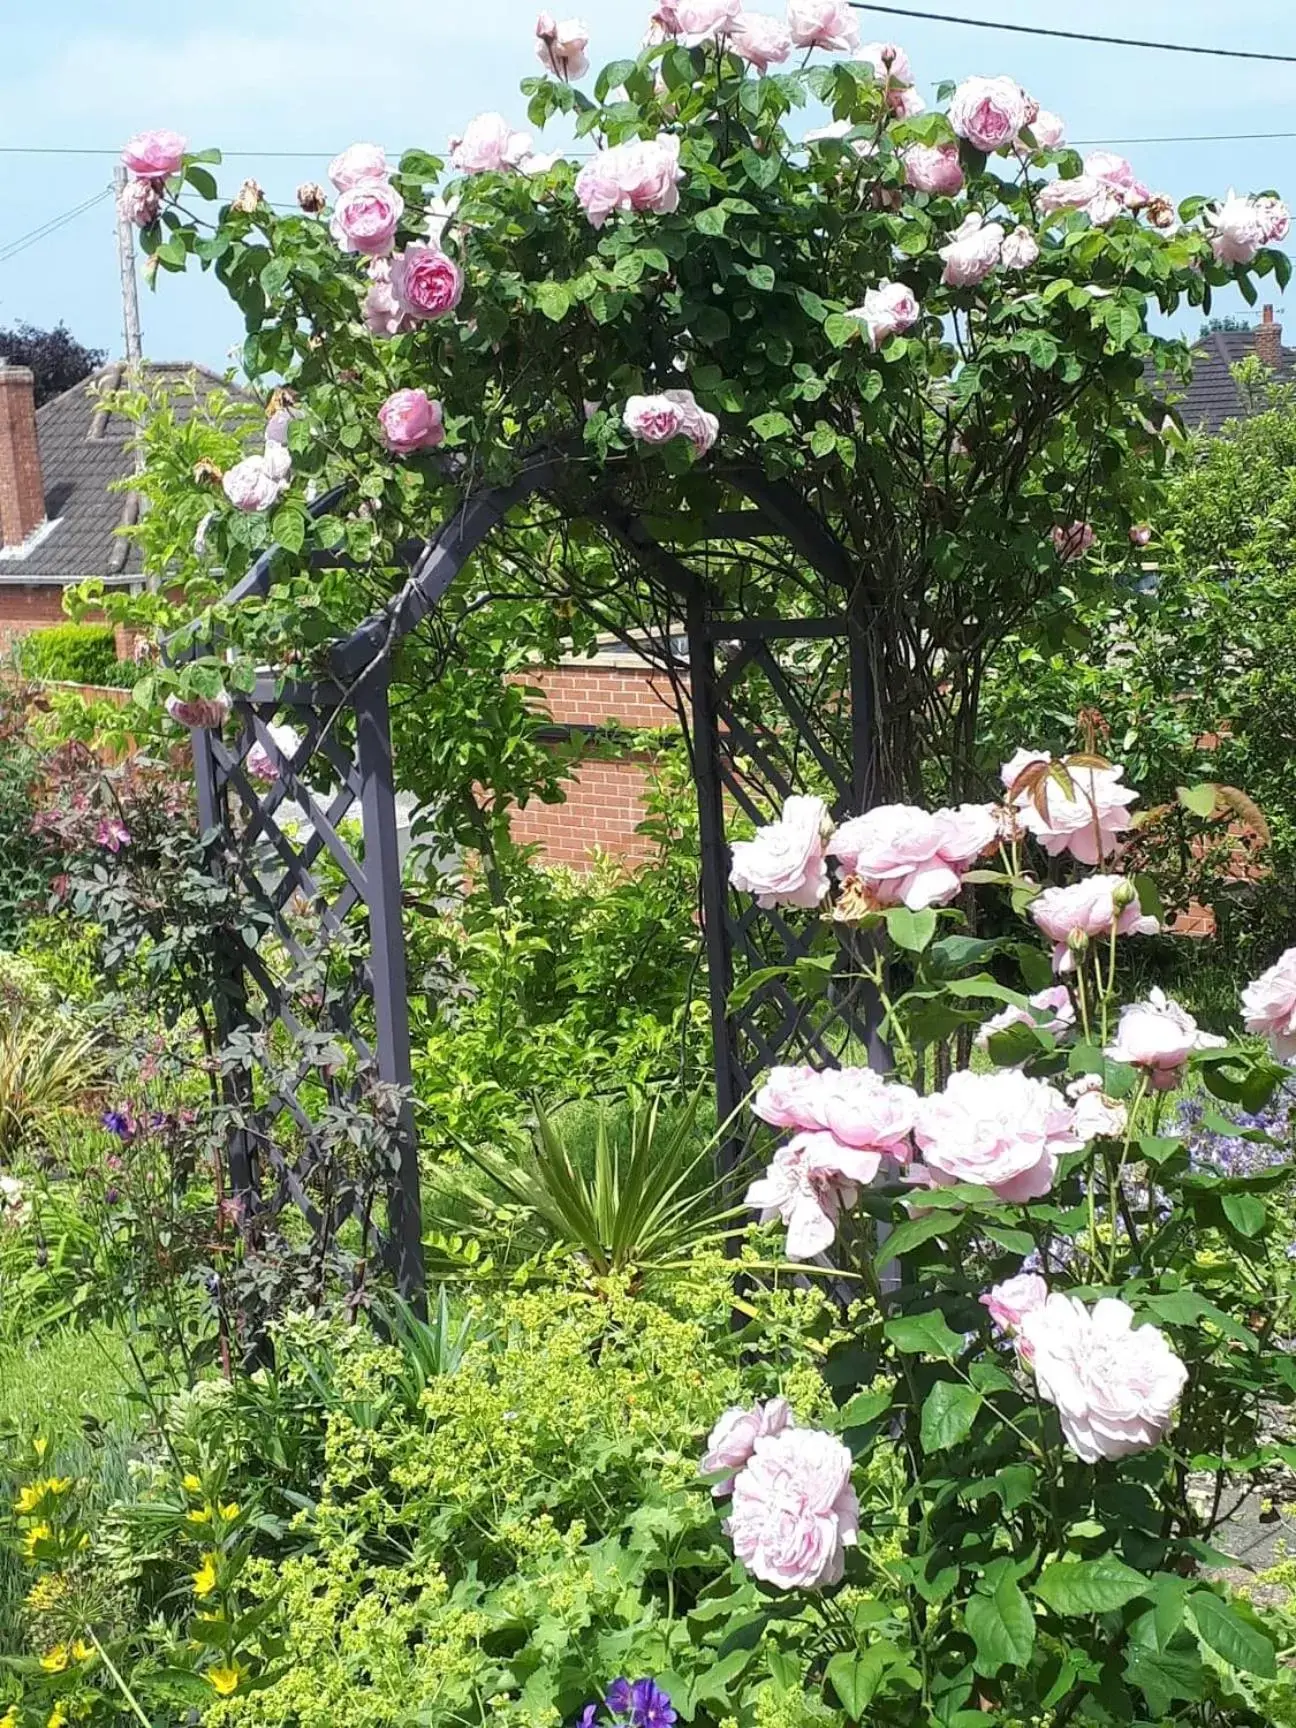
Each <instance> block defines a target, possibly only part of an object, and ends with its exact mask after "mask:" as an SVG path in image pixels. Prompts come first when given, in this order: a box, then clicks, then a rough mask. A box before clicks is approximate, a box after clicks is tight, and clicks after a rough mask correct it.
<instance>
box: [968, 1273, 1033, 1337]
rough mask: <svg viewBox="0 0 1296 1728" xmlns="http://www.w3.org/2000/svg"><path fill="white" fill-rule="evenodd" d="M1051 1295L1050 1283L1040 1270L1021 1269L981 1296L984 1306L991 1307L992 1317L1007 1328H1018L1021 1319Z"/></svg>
mask: <svg viewBox="0 0 1296 1728" xmlns="http://www.w3.org/2000/svg"><path fill="white" fill-rule="evenodd" d="M1047 1299H1048V1285H1047V1284H1046V1283H1045V1282H1044V1280H1043V1279H1042V1278H1041V1277H1040V1275H1039V1273H1038V1272H1019V1273H1018V1274H1017V1276H1016V1277H1015V1278H1008V1279H1005V1281H1004V1282H1003V1283H1002V1284H996V1285H994V1286H993V1287H992V1288H991V1289H990V1290H988V1291H987V1292H986V1294H985V1295H984V1296H982V1297H980V1298H979V1301H980V1303H981V1306H982V1307H983V1308H988V1309H989V1310H990V1318H991V1319H992V1320H993V1321H994V1323H995V1325H996V1326H998V1327H1000V1328H1001V1329H1002V1330H1003V1331H1005V1332H1016V1331H1019V1330H1020V1328H1021V1323H1022V1321H1023V1320H1024V1319H1025V1318H1026V1316H1027V1315H1028V1314H1033V1313H1034V1312H1035V1310H1036V1309H1037V1308H1042V1307H1043V1306H1044V1303H1045V1302H1046V1301H1047Z"/></svg>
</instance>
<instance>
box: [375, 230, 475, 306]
mask: <svg viewBox="0 0 1296 1728" xmlns="http://www.w3.org/2000/svg"><path fill="white" fill-rule="evenodd" d="M463 285H464V279H463V271H462V270H461V269H460V268H459V266H458V265H457V264H456V263H455V261H454V259H453V258H449V257H447V256H446V254H445V253H444V252H442V251H441V250H440V249H439V247H436V246H407V247H406V248H405V250H404V251H403V252H397V253H396V254H395V256H394V257H393V258H392V261H391V291H392V297H393V299H394V300H395V301H396V304H397V305H398V306H399V307H400V308H401V310H402V311H403V312H406V313H408V315H409V316H410V317H411V318H440V317H442V316H443V315H444V314H445V313H447V312H452V311H453V310H454V308H455V307H456V306H457V305H458V304H459V300H460V297H461V296H462V294H463Z"/></svg>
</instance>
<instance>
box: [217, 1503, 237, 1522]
mask: <svg viewBox="0 0 1296 1728" xmlns="http://www.w3.org/2000/svg"><path fill="white" fill-rule="evenodd" d="M220 1515H221V1517H222V1518H224V1519H226V1520H227V1522H231V1523H232V1522H233V1520H234V1519H235V1518H237V1517H238V1515H239V1509H238V1501H237V1500H227V1501H226V1502H225V1504H224V1505H223V1506H222V1507H221V1509H220Z"/></svg>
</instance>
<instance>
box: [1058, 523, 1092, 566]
mask: <svg viewBox="0 0 1296 1728" xmlns="http://www.w3.org/2000/svg"><path fill="white" fill-rule="evenodd" d="M1050 538H1051V539H1052V541H1053V549H1054V551H1055V552H1056V553H1057V555H1058V557H1059V558H1061V559H1062V560H1063V562H1064V563H1067V564H1071V563H1074V562H1075V560H1076V559H1077V558H1083V557H1084V555H1085V553H1086V552H1088V551H1089V549H1090V547H1091V546H1092V545H1093V543H1094V539H1095V535H1094V531H1093V529H1092V528H1091V527H1090V526H1089V524H1088V523H1087V522H1068V523H1067V525H1066V526H1065V527H1063V526H1062V525H1061V524H1060V523H1059V524H1058V526H1057V527H1056V528H1054V530H1053V533H1052V535H1051V536H1050Z"/></svg>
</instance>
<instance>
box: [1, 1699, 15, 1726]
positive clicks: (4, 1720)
mask: <svg viewBox="0 0 1296 1728" xmlns="http://www.w3.org/2000/svg"><path fill="white" fill-rule="evenodd" d="M0 1728H18V1706H17V1705H16V1704H11V1705H10V1706H9V1708H8V1709H7V1710H6V1711H5V1713H4V1715H3V1716H0Z"/></svg>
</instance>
